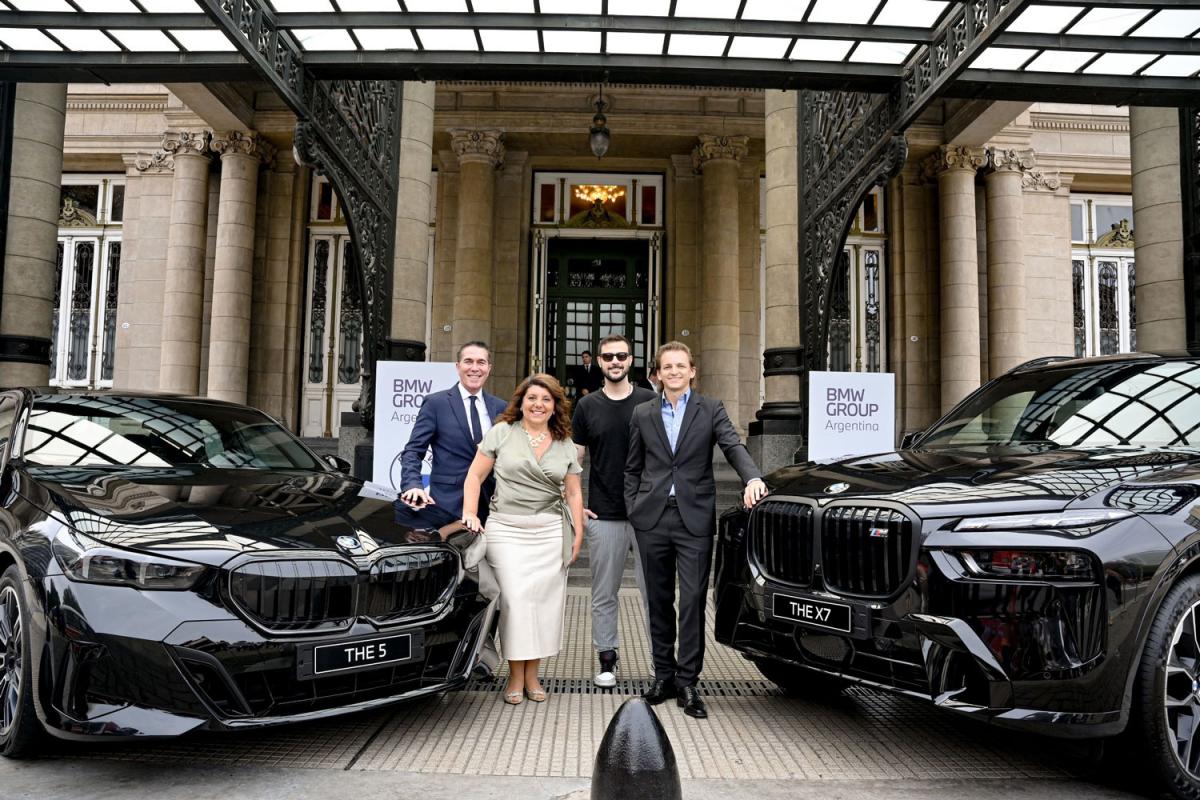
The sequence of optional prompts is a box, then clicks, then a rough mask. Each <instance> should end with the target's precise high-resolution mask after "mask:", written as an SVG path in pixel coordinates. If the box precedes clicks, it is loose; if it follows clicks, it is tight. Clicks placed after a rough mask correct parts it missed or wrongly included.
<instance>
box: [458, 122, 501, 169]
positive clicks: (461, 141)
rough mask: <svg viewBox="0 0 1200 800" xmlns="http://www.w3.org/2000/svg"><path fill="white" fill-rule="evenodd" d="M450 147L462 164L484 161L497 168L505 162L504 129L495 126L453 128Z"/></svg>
mask: <svg viewBox="0 0 1200 800" xmlns="http://www.w3.org/2000/svg"><path fill="white" fill-rule="evenodd" d="M450 147H451V149H453V150H454V155H456V156H458V161H459V163H460V164H465V163H468V162H471V161H476V162H480V161H482V162H487V163H489V164H491V165H492V167H493V168H497V167H499V166H500V165H501V164H503V163H504V131H501V130H496V129H495V128H483V129H479V128H451V129H450Z"/></svg>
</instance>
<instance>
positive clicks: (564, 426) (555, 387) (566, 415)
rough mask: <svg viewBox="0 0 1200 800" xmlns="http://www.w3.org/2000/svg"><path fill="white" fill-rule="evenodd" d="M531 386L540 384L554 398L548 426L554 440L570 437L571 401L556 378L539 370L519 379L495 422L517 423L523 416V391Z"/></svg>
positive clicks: (526, 390)
mask: <svg viewBox="0 0 1200 800" xmlns="http://www.w3.org/2000/svg"><path fill="white" fill-rule="evenodd" d="M531 386H540V387H541V388H543V389H545V390H546V391H547V392H549V393H550V397H552V398H553V399H554V413H553V414H551V415H550V420H549V422H548V427H549V428H550V436H551V438H553V439H554V440H555V441H561V440H563V439H570V438H571V401H570V400H568V399H567V394H566V392H564V391H563V388H562V384H561V383H559V382H558V378H555V377H554V376H553V375H550V374H548V373H545V372H539V373H537V374H535V375H530V376H529V377H528V378H526V379H525V380H523V381H521V385H520V386H518V387H517V390H516V391H515V392H513V396H512V400H509V401H508V408H506V409H504V411H503V412H502V413H501V414H500V416H498V417H496V422H509V423H517V422H520V421H521V418H522V417H523V416H524V414H523V412H522V411H521V401H523V400H524V399H525V393H526V392H528V391H529V387H531Z"/></svg>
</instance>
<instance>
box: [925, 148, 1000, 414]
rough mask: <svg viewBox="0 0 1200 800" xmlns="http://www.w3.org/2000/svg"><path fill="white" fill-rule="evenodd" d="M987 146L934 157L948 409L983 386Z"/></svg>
mask: <svg viewBox="0 0 1200 800" xmlns="http://www.w3.org/2000/svg"><path fill="white" fill-rule="evenodd" d="M986 160H987V157H986V153H985V151H984V150H983V148H981V147H958V146H955V145H943V146H942V147H941V148H939V149H938V152H937V153H935V154H934V155H933V156H932V158H931V159H930V163H929V167H930V168H931V169H932V171H933V172H934V174H935V175H937V181H938V208H939V217H940V220H941V256H942V273H941V309H942V326H941V362H942V412H943V413H944V412H946V411H948V410H949V409H950V408H951V407H952V406H953V405H954V404H955V403H957V402H958V401H959V400H961V399H963V398H964V397H966V396H967V395H968V394H970V393H971V392H972V391H974V390H975V389H977V388H979V253H978V250H977V247H976V241H975V172H976V170H978V169H979V168H980V167H982V166H983V165H984V163H985V162H986Z"/></svg>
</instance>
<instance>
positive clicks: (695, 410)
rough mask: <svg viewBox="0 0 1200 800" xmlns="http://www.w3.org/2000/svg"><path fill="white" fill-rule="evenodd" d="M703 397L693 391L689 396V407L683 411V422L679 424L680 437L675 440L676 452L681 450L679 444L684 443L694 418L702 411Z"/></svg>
mask: <svg viewBox="0 0 1200 800" xmlns="http://www.w3.org/2000/svg"><path fill="white" fill-rule="evenodd" d="M701 400H702V398H701V397H700V395H698V394H696V392H694V391H693V392H692V396H691V397H689V398H688V404H687V408H686V409H684V412H683V422H682V423H681V424H680V426H679V438H677V439H676V440H675V452H676V453H678V452H679V446H680V445H681V444H682V443H683V441H684V437H685V436H687V432H688V427H689V426H690V425H691V424H692V420H694V419H695V418H696V415H697V414H699V413H700V401H701Z"/></svg>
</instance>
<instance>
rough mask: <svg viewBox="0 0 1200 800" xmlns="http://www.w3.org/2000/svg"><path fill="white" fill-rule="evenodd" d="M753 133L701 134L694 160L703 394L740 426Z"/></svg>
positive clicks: (700, 372) (701, 383) (700, 359)
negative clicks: (741, 263)
mask: <svg viewBox="0 0 1200 800" xmlns="http://www.w3.org/2000/svg"><path fill="white" fill-rule="evenodd" d="M748 141H749V137H748V136H711V135H708V134H702V135H701V136H700V143H699V144H697V145H696V147H695V148H694V149H693V150H692V162H693V164H694V165H695V167H696V170H697V171H698V172H700V173H701V174H702V175H703V176H704V177H703V191H702V193H701V201H700V202H701V204H702V206H703V209H704V211H703V215H704V216H703V220H704V270H703V272H702V273H701V276H700V297H701V302H702V303H703V304H704V305H703V307H704V313H703V314H701V316H700V353H699V358H698V361H699V379H700V385H701V387H703V390H704V393H705V394H707V395H711V396H713V397H716V398H717V399H719V400H721V401H722V402H724V403H725V410H726V411H727V412H729V419H730V421H732V422H733V424H734V427H739V423H740V420H739V416H740V414H739V413H738V360H739V358H740V356H741V344H740V342H739V337H740V333H741V328H740V326H739V324H738V323H739V320H738V308H739V306H738V213H737V209H738V160H739V159H740V158H742V157H743V156H744V155H746V149H747V143H748Z"/></svg>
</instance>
